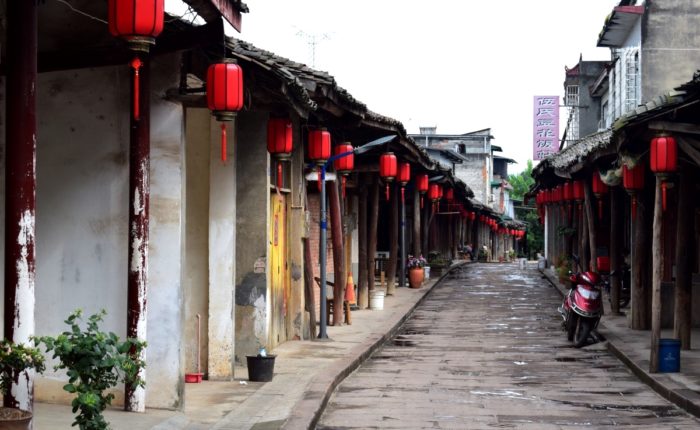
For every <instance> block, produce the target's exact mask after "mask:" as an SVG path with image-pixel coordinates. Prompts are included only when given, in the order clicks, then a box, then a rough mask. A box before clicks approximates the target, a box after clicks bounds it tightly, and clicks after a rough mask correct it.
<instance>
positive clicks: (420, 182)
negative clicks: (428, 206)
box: [416, 173, 430, 209]
mask: <svg viewBox="0 0 700 430" xmlns="http://www.w3.org/2000/svg"><path fill="white" fill-rule="evenodd" d="M429 181H430V179H429V178H428V175H426V174H425V173H421V174H420V175H417V176H416V188H418V192H419V193H420V207H421V209H422V208H423V195H424V194H425V193H427V192H428V188H429V186H430V182H429Z"/></svg>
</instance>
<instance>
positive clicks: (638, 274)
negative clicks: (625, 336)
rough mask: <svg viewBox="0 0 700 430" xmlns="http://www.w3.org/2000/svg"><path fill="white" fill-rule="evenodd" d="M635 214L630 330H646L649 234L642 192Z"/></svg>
mask: <svg viewBox="0 0 700 430" xmlns="http://www.w3.org/2000/svg"><path fill="white" fill-rule="evenodd" d="M636 198H637V211H636V212H637V214H636V217H632V226H633V227H632V228H633V233H632V244H631V249H632V273H631V275H632V291H631V294H632V301H631V305H630V312H631V314H632V315H631V319H630V328H632V329H635V330H646V329H648V328H649V324H648V313H647V287H646V286H647V285H648V284H647V279H646V274H647V273H648V272H647V266H649V264H650V262H649V259H648V252H647V248H649V232H648V231H647V218H648V217H649V215H648V213H649V208H648V205H647V199H646V198H645V194H644V193H643V192H638V193H637V196H636Z"/></svg>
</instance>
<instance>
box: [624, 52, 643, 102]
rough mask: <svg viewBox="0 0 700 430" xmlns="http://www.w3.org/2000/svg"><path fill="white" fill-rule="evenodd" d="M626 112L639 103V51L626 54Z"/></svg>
mask: <svg viewBox="0 0 700 430" xmlns="http://www.w3.org/2000/svg"><path fill="white" fill-rule="evenodd" d="M625 63H626V64H625V66H626V67H625V107H624V109H625V112H629V111H631V110H634V109H636V108H637V105H639V102H640V100H639V51H637V50H636V49H635V50H632V51H629V52H627V55H626V56H625Z"/></svg>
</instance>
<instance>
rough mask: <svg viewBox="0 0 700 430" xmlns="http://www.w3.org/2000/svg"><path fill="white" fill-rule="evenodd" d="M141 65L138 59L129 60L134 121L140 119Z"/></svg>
mask: <svg viewBox="0 0 700 430" xmlns="http://www.w3.org/2000/svg"><path fill="white" fill-rule="evenodd" d="M142 64H143V63H141V59H140V58H139V57H134V59H133V60H131V67H132V68H133V69H134V97H133V99H134V107H133V111H134V112H133V114H134V121H138V120H139V119H140V117H141V114H140V112H139V92H140V89H139V87H140V86H139V69H140V68H141V65H142Z"/></svg>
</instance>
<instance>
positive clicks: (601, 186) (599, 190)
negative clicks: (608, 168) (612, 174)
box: [592, 172, 608, 219]
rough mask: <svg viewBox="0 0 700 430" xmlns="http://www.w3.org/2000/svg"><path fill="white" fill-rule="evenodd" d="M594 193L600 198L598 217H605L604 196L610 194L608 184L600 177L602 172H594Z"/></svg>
mask: <svg viewBox="0 0 700 430" xmlns="http://www.w3.org/2000/svg"><path fill="white" fill-rule="evenodd" d="M592 185H593V194H595V196H596V198H597V199H598V219H602V218H603V196H604V195H606V194H608V186H607V185H606V184H605V182H603V180H602V179H600V172H595V173H593V184H592Z"/></svg>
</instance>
